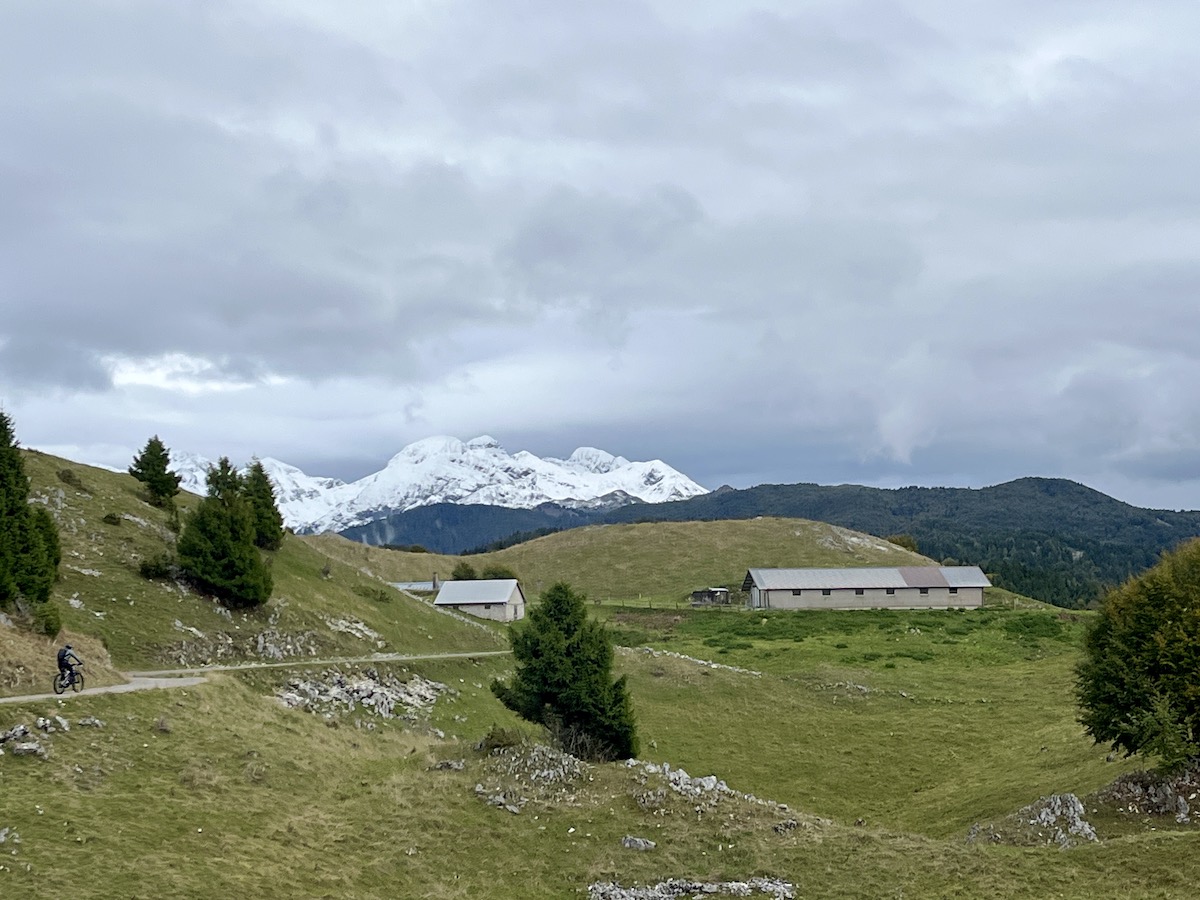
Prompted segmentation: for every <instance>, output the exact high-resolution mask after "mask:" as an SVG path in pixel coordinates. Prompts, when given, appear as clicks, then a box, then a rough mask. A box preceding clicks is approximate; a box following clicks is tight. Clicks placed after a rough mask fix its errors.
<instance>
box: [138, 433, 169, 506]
mask: <svg viewBox="0 0 1200 900" xmlns="http://www.w3.org/2000/svg"><path fill="white" fill-rule="evenodd" d="M170 464H171V454H170V451H168V450H167V448H166V446H165V445H164V444H163V442H162V441H161V440H159V437H158V435H157V434H156V435H154V437H152V438H150V440H148V441H147V442H146V446H145V447H144V448H143V449H142V452H141V453H139V454H138V455H137V456H135V457H134V458H133V464H132V465H131V466H130V467H129V474H130V475H132V476H133V477H134V478H136V479H137V480H138V481H140V482H141V483H142V484H144V485H145V486H146V492H147V493H148V494H149V495H150V503H151V504H153V505H154V506H158V507H167V506H169V505H170V504H171V500H172V498H173V497H174V496H175V495H176V494H178V493H179V481H180V476H179V475H177V474H175V473H174V472H172V471H171V468H170Z"/></svg>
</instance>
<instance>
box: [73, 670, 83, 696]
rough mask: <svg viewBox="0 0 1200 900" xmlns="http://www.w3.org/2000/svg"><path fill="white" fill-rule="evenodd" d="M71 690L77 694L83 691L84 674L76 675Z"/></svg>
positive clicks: (78, 673)
mask: <svg viewBox="0 0 1200 900" xmlns="http://www.w3.org/2000/svg"><path fill="white" fill-rule="evenodd" d="M71 690H73V691H74V692H75V693H77V694H78V693H79V692H80V691H82V690H83V673H82V672H76V673H75V680H74V681H72V682H71Z"/></svg>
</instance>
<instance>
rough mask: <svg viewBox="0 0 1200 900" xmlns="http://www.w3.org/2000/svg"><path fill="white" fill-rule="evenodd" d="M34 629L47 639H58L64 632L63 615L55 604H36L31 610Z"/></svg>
mask: <svg viewBox="0 0 1200 900" xmlns="http://www.w3.org/2000/svg"><path fill="white" fill-rule="evenodd" d="M30 617H31V618H32V619H33V627H34V629H35V630H36V631H38V632H39V633H40V634H44V635H46V637H56V636H57V635H58V633H59V632H60V631H62V615H61V614H60V613H59V611H58V607H57V606H55V605H54V604H53V603H49V602H47V603H35V604H33V607H32V609H31V610H30Z"/></svg>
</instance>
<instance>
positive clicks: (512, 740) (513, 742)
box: [475, 725, 525, 753]
mask: <svg viewBox="0 0 1200 900" xmlns="http://www.w3.org/2000/svg"><path fill="white" fill-rule="evenodd" d="M524 742H525V736H524V735H523V734H521V732H520V731H518V730H517V729H516V728H504V727H502V726H500V725H493V726H492V727H491V728H489V729H488V733H487V734H485V735H484V736H483V737H482V738H480V739H479V743H478V744H476V745H475V749H476V750H479V751H481V752H483V753H493V752H495V751H496V750H505V749H507V748H509V747H519V746H521V744H523V743H524Z"/></svg>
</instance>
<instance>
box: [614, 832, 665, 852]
mask: <svg viewBox="0 0 1200 900" xmlns="http://www.w3.org/2000/svg"><path fill="white" fill-rule="evenodd" d="M621 846H622V847H624V848H625V849H626V850H653V849H654V848H655V847H657V846H658V844H656V843H655V842H654V841H652V840H650V839H649V838H641V837H634V836H633V835H631V834H627V835H625V837H623V838H621Z"/></svg>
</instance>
